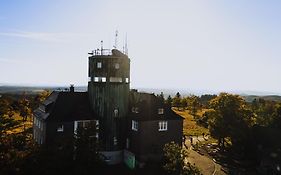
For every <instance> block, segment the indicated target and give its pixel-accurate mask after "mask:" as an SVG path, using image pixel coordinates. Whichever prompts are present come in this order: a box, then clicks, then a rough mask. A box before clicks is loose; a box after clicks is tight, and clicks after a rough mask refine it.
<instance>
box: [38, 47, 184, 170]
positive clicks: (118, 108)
mask: <svg viewBox="0 0 281 175" xmlns="http://www.w3.org/2000/svg"><path fill="white" fill-rule="evenodd" d="M91 55H92V56H90V57H89V82H88V92H75V91H74V87H73V86H71V87H70V90H69V91H67V92H62V91H54V92H53V93H52V94H51V95H50V96H49V97H48V98H47V99H46V100H45V101H44V102H43V103H42V104H40V106H39V108H38V109H36V110H35V111H34V124H33V125H34V127H33V128H34V129H33V132H34V134H33V135H34V140H35V141H36V142H37V143H38V144H44V145H47V146H49V145H55V146H61V145H63V143H65V142H66V140H70V141H71V139H72V138H73V135H74V134H75V133H76V131H77V129H78V128H79V127H87V126H89V125H91V126H94V127H95V128H96V129H97V131H98V132H97V133H96V135H94V136H93V137H95V138H97V139H98V141H99V144H100V152H101V153H102V155H104V158H105V160H106V161H107V162H108V164H118V163H121V162H123V161H124V162H125V163H126V164H127V165H128V166H130V167H132V168H133V167H134V166H135V165H136V163H138V164H141V163H145V162H147V161H150V160H153V161H159V160H160V159H161V158H162V155H163V154H162V148H163V146H164V144H166V143H169V142H171V141H174V142H176V143H179V144H180V145H181V142H182V140H181V139H182V127H183V125H182V124H183V123H182V122H183V119H182V117H180V116H178V115H177V114H176V113H174V112H173V111H172V110H171V108H170V107H169V106H167V105H165V104H164V100H163V97H161V96H155V95H154V94H148V93H140V92H137V90H130V59H129V58H128V56H127V55H126V54H124V53H122V52H120V51H119V50H117V49H113V50H111V51H110V50H105V49H101V50H99V49H98V50H95V51H93V52H92V53H91Z"/></svg>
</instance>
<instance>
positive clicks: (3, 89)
mask: <svg viewBox="0 0 281 175" xmlns="http://www.w3.org/2000/svg"><path fill="white" fill-rule="evenodd" d="M68 89H69V87H67V86H12V85H0V94H5V93H9V94H22V93H26V94H37V93H39V92H42V91H44V90H49V91H54V90H60V91H67V90H68ZM133 89H134V88H133ZM136 89H137V90H138V91H139V92H147V93H154V94H160V93H161V92H163V93H164V97H165V98H167V97H168V96H169V95H171V96H172V97H173V96H175V94H176V93H177V92H180V94H181V95H182V96H188V95H191V94H194V95H198V96H201V95H203V94H219V92H215V91H213V92H212V91H203V90H200V91H199V90H198V91H195V90H176V89H153V88H136ZM75 91H79V92H85V91H87V86H75ZM234 94H240V95H241V96H242V97H243V98H244V99H245V100H246V101H247V102H252V101H253V100H254V99H255V98H256V99H258V98H263V99H265V100H271V101H279V102H281V96H279V94H278V95H266V94H262V93H260V94H257V92H256V93H252V94H257V95H248V94H251V93H249V92H248V93H246V92H239V93H238V92H236V93H234ZM268 94H270V93H268Z"/></svg>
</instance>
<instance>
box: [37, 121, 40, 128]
mask: <svg viewBox="0 0 281 175" xmlns="http://www.w3.org/2000/svg"><path fill="white" fill-rule="evenodd" d="M37 121H38V128H40V127H41V121H40V120H37Z"/></svg>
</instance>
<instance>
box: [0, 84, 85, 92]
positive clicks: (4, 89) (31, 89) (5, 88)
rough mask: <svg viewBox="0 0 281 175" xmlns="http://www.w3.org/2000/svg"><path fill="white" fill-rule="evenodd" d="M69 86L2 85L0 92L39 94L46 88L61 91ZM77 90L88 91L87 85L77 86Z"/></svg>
mask: <svg viewBox="0 0 281 175" xmlns="http://www.w3.org/2000/svg"><path fill="white" fill-rule="evenodd" d="M68 89H69V87H66V86H61V87H59V86H58V87H55V86H54V87H48V86H34V87H32V86H0V94H5V93H9V94H22V93H26V94H37V93H40V92H42V91H44V90H49V91H54V90H60V91H64V90H68ZM75 91H82V92H83V91H87V87H86V86H77V87H75Z"/></svg>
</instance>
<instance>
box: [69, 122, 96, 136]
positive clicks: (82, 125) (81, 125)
mask: <svg viewBox="0 0 281 175" xmlns="http://www.w3.org/2000/svg"><path fill="white" fill-rule="evenodd" d="M94 127H96V129H97V130H98V129H99V121H98V120H79V121H74V133H75V134H76V133H77V129H78V128H94Z"/></svg>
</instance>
